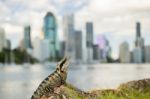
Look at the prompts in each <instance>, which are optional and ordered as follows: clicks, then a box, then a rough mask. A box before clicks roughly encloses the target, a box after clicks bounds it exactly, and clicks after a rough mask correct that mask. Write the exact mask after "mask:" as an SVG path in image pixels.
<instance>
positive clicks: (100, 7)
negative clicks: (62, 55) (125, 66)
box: [0, 0, 150, 52]
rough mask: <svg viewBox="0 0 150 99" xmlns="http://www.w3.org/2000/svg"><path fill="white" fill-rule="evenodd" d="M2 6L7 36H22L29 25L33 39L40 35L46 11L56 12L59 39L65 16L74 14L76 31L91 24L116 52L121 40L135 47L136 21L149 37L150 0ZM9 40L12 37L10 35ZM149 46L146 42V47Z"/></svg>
mask: <svg viewBox="0 0 150 99" xmlns="http://www.w3.org/2000/svg"><path fill="white" fill-rule="evenodd" d="M0 6H1V7H0V12H1V13H0V23H1V24H0V26H2V27H4V28H5V30H6V33H7V34H10V35H11V34H14V35H16V37H19V38H21V37H22V36H23V35H22V34H23V27H24V25H26V24H30V25H31V26H32V37H35V36H38V35H39V34H40V33H41V31H42V26H43V17H44V16H45V14H46V12H47V11H51V12H53V13H54V15H55V16H56V18H57V21H58V33H59V34H58V35H59V39H62V34H63V33H62V25H63V24H62V16H63V15H64V14H67V13H74V14H75V17H76V18H75V25H76V29H81V30H83V31H84V33H85V23H86V22H87V21H92V22H93V23H94V33H95V37H96V35H97V34H105V35H106V37H108V38H109V36H110V35H111V36H112V37H113V39H114V40H113V41H111V44H112V46H113V50H115V52H117V49H118V46H119V44H120V43H121V42H122V40H127V41H128V38H131V39H132V40H129V43H130V47H131V46H133V41H134V39H135V23H136V22H137V21H140V22H141V24H142V35H143V37H145V38H147V37H148V35H149V34H150V33H149V31H150V28H149V26H150V20H149V18H150V13H149V11H150V1H149V0H1V1H0ZM17 35H18V36H17ZM7 37H8V38H10V36H9V35H7ZM10 39H12V38H10ZM12 41H13V42H14V41H15V40H12ZM16 42H18V41H16ZM149 43H150V41H149V40H147V39H146V44H149ZM15 46H16V45H15Z"/></svg>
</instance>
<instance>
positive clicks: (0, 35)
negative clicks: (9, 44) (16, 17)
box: [0, 27, 6, 52]
mask: <svg viewBox="0 0 150 99" xmlns="http://www.w3.org/2000/svg"><path fill="white" fill-rule="evenodd" d="M5 43H6V38H5V30H4V29H3V28H1V27H0V52H1V51H2V50H3V48H4V47H5Z"/></svg>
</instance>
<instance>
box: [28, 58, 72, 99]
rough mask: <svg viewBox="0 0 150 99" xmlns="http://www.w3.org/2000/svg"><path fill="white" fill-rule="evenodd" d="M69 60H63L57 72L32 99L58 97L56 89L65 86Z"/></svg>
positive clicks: (39, 88)
mask: <svg viewBox="0 0 150 99" xmlns="http://www.w3.org/2000/svg"><path fill="white" fill-rule="evenodd" d="M68 64H69V62H68V58H67V57H65V58H63V59H62V60H61V61H60V62H59V63H58V64H57V68H56V70H55V71H54V72H53V73H52V74H50V75H49V76H48V77H46V78H45V79H44V80H43V81H42V82H41V84H40V85H39V87H38V88H37V89H36V91H35V92H34V94H33V95H32V97H31V99H40V98H41V97H42V96H46V97H50V96H52V95H54V94H55V95H56V93H55V88H57V87H60V86H61V85H63V84H64V83H65V81H66V78H67V68H68Z"/></svg>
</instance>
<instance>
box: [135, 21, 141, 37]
mask: <svg viewBox="0 0 150 99" xmlns="http://www.w3.org/2000/svg"><path fill="white" fill-rule="evenodd" d="M136 37H141V24H140V22H137V23H136Z"/></svg>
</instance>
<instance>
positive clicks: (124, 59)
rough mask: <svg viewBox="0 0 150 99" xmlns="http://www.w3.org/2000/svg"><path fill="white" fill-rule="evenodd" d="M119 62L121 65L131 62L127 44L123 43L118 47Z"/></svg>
mask: <svg viewBox="0 0 150 99" xmlns="http://www.w3.org/2000/svg"><path fill="white" fill-rule="evenodd" d="M119 60H120V62H121V63H130V61H131V56H130V50H129V45H128V43H127V42H123V43H122V44H121V45H120V51H119Z"/></svg>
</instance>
